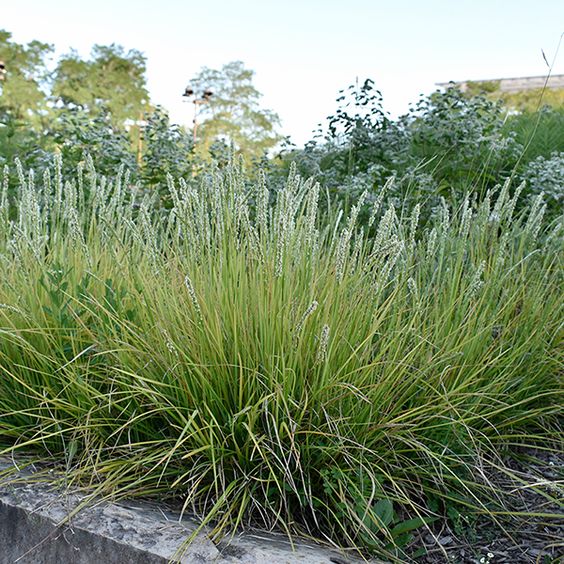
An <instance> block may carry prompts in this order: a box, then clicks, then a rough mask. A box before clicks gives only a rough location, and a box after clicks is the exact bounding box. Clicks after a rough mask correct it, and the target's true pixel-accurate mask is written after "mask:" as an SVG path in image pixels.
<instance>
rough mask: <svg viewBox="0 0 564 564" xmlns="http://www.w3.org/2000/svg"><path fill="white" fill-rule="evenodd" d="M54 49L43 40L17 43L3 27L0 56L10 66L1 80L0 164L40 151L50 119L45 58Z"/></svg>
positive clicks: (0, 34) (0, 31) (0, 32)
mask: <svg viewBox="0 0 564 564" xmlns="http://www.w3.org/2000/svg"><path fill="white" fill-rule="evenodd" d="M52 50H53V47H52V46H51V45H48V44H47V43H42V42H41V41H30V42H29V43H27V44H26V45H24V44H20V43H17V42H15V41H12V34H11V33H10V32H8V31H5V30H0V60H2V61H3V62H4V63H5V65H6V70H7V72H6V75H5V77H4V80H2V81H1V82H0V164H3V163H5V162H11V161H13V158H14V157H15V156H17V155H20V156H21V155H30V156H31V155H36V154H37V153H38V151H39V144H40V137H41V133H42V131H43V130H44V128H45V126H46V123H47V121H48V113H49V112H48V107H47V85H48V76H49V75H48V69H47V64H46V60H47V57H48V55H49V54H50V53H51V52H52Z"/></svg>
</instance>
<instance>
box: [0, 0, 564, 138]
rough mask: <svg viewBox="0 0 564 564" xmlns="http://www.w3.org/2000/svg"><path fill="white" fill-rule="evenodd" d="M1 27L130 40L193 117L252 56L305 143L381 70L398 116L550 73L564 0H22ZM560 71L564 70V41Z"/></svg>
mask: <svg viewBox="0 0 564 564" xmlns="http://www.w3.org/2000/svg"><path fill="white" fill-rule="evenodd" d="M0 28H4V29H6V30H8V31H11V32H12V33H13V35H14V39H15V40H16V41H18V42H27V41H30V40H32V39H39V40H42V41H46V42H48V43H53V44H54V45H55V47H56V48H57V54H61V53H64V52H66V51H68V50H69V49H70V48H71V47H72V48H75V49H77V50H78V51H79V53H81V54H82V55H83V56H87V55H88V54H89V52H90V49H91V47H92V45H93V44H94V43H99V44H109V43H119V44H121V45H123V46H124V47H125V48H127V49H131V48H136V49H139V50H140V51H142V52H143V53H144V54H145V55H146V57H147V79H148V86H149V91H150V94H151V99H152V101H153V102H154V103H158V104H162V105H163V106H165V107H166V108H167V109H168V110H169V111H170V113H171V117H172V119H173V120H174V121H176V122H178V123H183V124H190V122H191V119H192V105H191V104H185V103H183V101H182V96H181V94H182V92H183V90H184V87H185V86H186V84H187V83H188V81H189V78H190V77H191V76H193V75H194V74H195V73H196V72H197V71H198V70H199V68H200V67H202V66H208V67H212V68H218V67H220V66H221V65H223V64H224V63H227V62H229V61H234V60H241V61H243V62H244V63H245V65H246V66H247V67H248V68H251V69H253V70H255V71H256V75H255V85H256V86H257V88H258V89H259V90H260V91H261V92H262V93H263V94H264V97H263V99H262V103H263V105H264V106H265V107H267V108H270V109H272V110H275V111H276V112H278V114H279V115H280V117H281V119H282V132H283V133H284V134H286V135H290V136H291V137H292V140H293V141H294V142H296V143H298V144H301V143H303V142H305V141H306V140H307V139H309V138H310V133H311V131H312V129H314V128H315V126H316V125H317V124H318V123H319V122H321V121H323V120H324V119H325V117H326V116H327V115H329V114H330V113H332V112H333V110H334V109H335V107H336V104H335V98H336V96H337V92H338V90H339V89H340V88H343V87H346V86H347V85H349V84H351V83H352V82H354V80H355V78H356V77H358V78H359V79H360V80H362V79H364V78H366V77H370V78H372V79H374V80H375V82H376V86H377V88H379V89H380V90H381V91H382V93H383V95H384V107H385V109H386V110H388V111H389V112H391V114H392V115H394V116H395V115H399V114H401V113H404V112H405V111H406V110H407V108H408V104H409V103H410V102H415V101H417V99H418V97H419V95H420V94H422V93H424V94H427V93H429V92H431V91H433V89H434V88H435V86H434V85H435V83H437V82H446V81H449V80H464V79H489V78H500V77H513V76H531V75H542V74H545V73H546V72H547V70H548V69H547V66H546V63H545V62H544V60H543V57H542V54H541V49H542V50H544V52H545V54H546V56H547V58H548V59H549V60H550V61H551V60H552V58H553V57H554V55H555V52H556V48H557V45H558V42H559V39H560V36H561V34H562V32H563V31H564V1H563V0H507V1H502V0H450V1H447V0H427V1H425V0H413V1H412V0H395V1H378V0H301V1H300V0H284V1H274V0H199V1H194V0H160V1H158V2H157V1H149V0H135V1H134V0H124V1H119V0H96V1H94V0H91V1H89V2H82V1H80V0H78V1H77V0H19V1H10V2H8V1H4V2H2V5H1V7H0ZM553 73H554V74H559V73H564V46H562V48H561V49H560V53H559V55H558V57H557V60H556V64H555V66H554V69H553Z"/></svg>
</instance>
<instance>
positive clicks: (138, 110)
mask: <svg viewBox="0 0 564 564" xmlns="http://www.w3.org/2000/svg"><path fill="white" fill-rule="evenodd" d="M145 70H146V64H145V57H144V55H143V54H142V53H141V52H139V51H137V50H135V49H132V50H130V51H127V52H126V51H125V50H124V49H123V47H121V46H119V45H108V46H104V45H95V46H94V47H93V49H92V58H91V60H83V59H81V58H80V56H79V55H78V54H77V53H76V52H71V53H69V54H67V55H65V56H63V57H62V58H61V59H60V60H59V62H58V64H57V68H56V70H55V74H54V79H53V88H52V95H53V97H54V98H55V100H57V101H59V102H60V103H62V104H63V106H64V107H67V108H73V107H80V108H82V109H84V110H86V111H88V112H89V113H90V115H92V116H98V115H101V114H106V113H108V115H109V116H110V117H111V119H112V122H113V124H114V126H115V125H118V126H123V124H124V122H125V120H126V119H132V120H138V119H140V118H141V117H142V115H143V113H144V111H145V110H146V109H147V108H148V100H149V94H148V92H147V86H146V80H145Z"/></svg>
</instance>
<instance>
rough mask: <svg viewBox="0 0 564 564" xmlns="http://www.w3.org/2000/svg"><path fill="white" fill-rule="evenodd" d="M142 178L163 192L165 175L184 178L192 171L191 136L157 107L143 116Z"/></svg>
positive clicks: (192, 145) (165, 181)
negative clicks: (145, 123) (144, 119)
mask: <svg viewBox="0 0 564 564" xmlns="http://www.w3.org/2000/svg"><path fill="white" fill-rule="evenodd" d="M143 142H144V150H143V160H142V168H143V172H142V177H143V180H144V182H145V184H146V185H149V186H159V187H161V188H162V189H163V192H165V191H166V185H167V175H168V174H171V175H173V176H175V177H186V176H189V175H191V174H192V173H193V172H194V160H195V159H194V154H193V149H194V143H193V141H192V137H191V136H190V135H189V134H188V133H187V132H186V131H184V130H183V129H182V128H180V127H179V126H177V125H173V124H171V123H170V119H169V117H168V114H167V112H166V111H165V110H164V109H163V108H161V107H158V106H157V108H155V110H154V112H153V113H151V114H149V115H148V116H147V125H146V126H145V128H144V130H143Z"/></svg>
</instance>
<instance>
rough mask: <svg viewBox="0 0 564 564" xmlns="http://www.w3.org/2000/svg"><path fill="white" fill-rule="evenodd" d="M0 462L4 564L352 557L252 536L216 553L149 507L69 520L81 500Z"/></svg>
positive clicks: (95, 510) (110, 509)
mask: <svg viewBox="0 0 564 564" xmlns="http://www.w3.org/2000/svg"><path fill="white" fill-rule="evenodd" d="M10 469H14V466H13V464H12V463H9V462H7V461H0V472H2V471H4V477H2V475H0V564H15V563H18V564H94V563H96V564H165V563H167V562H182V563H183V564H205V563H212V562H213V563H218V564H226V563H232V564H235V563H240V564H259V563H265V562H266V563H269V564H275V563H287V564H293V563H296V564H297V563H301V564H331V563H333V564H348V563H353V562H356V559H352V558H350V557H347V556H343V555H341V554H339V553H337V552H333V551H330V550H328V549H325V548H323V547H319V546H316V545H313V544H309V543H305V542H304V543H297V544H296V545H295V551H293V550H292V547H291V546H290V544H289V543H288V541H287V540H286V538H285V537H282V536H277V535H270V534H264V535H262V534H261V535H258V534H251V533H246V534H243V535H239V536H237V537H235V538H234V539H233V540H232V541H231V542H230V543H229V544H226V545H223V543H222V544H220V545H219V546H216V545H215V544H214V543H212V542H211V541H210V539H209V538H208V537H207V536H206V534H205V532H203V533H200V534H199V535H198V536H197V537H196V538H195V540H194V541H193V542H192V543H191V544H190V546H189V547H188V549H187V550H186V551H185V552H184V554H183V556H182V557H181V559H180V560H179V559H178V558H175V555H176V554H177V553H178V550H179V548H180V547H181V546H182V545H183V543H184V542H185V540H186V539H187V538H188V537H189V536H190V535H191V534H192V533H193V532H194V530H195V528H196V523H195V522H194V521H190V520H189V519H184V518H183V519H182V520H179V518H178V515H177V514H174V513H172V512H170V511H165V510H162V509H161V508H159V507H157V506H156V505H154V504H149V503H131V504H122V503H119V504H117V503H100V504H98V505H96V506H91V507H86V508H85V509H82V510H81V511H80V512H79V513H78V514H77V515H75V516H74V517H72V518H71V519H70V520H69V519H68V515H69V514H70V513H71V512H72V511H73V509H75V508H76V507H77V506H78V505H79V504H80V502H81V500H82V499H83V498H81V497H80V496H78V495H76V494H72V493H71V494H67V493H64V492H61V491H60V490H56V489H54V487H53V485H52V484H50V483H49V482H48V481H46V480H45V479H41V480H38V479H37V476H35V477H34V473H33V472H31V471H23V472H22V471H16V472H15V473H10V475H9V476H8V475H7V474H6V473H5V472H6V471H8V470H10Z"/></svg>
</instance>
